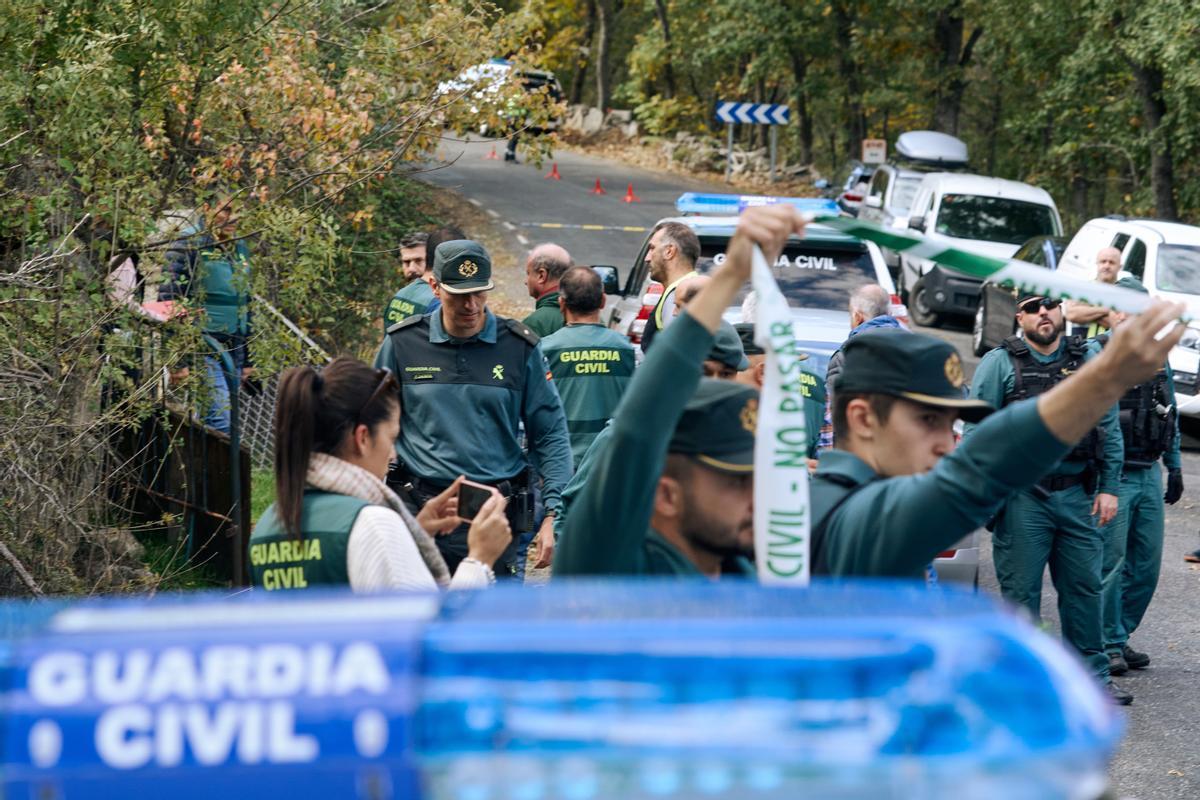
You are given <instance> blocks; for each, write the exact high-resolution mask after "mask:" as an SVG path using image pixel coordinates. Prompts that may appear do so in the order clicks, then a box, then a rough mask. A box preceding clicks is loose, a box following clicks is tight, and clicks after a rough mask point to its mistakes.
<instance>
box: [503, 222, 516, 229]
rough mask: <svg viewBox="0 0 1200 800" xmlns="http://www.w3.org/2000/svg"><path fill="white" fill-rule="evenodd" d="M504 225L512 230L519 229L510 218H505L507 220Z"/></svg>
mask: <svg viewBox="0 0 1200 800" xmlns="http://www.w3.org/2000/svg"><path fill="white" fill-rule="evenodd" d="M504 227H505V229H507V230H510V231H515V230H516V229H517V226H516V225H513V224H512V223H511V222H509V221H508V220H505V221H504Z"/></svg>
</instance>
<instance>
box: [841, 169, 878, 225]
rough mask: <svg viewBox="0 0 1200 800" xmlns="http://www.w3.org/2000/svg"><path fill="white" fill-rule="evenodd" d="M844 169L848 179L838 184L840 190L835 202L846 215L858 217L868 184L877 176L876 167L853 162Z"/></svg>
mask: <svg viewBox="0 0 1200 800" xmlns="http://www.w3.org/2000/svg"><path fill="white" fill-rule="evenodd" d="M843 169H844V170H846V178H845V180H843V181H840V182H839V183H838V184H837V185H838V186H839V187H840V189H838V190H836V196H835V197H834V201H835V202H836V203H837V204H838V208H840V209H841V210H842V211H843V212H844V213H846V214H849V215H850V216H852V217H857V216H858V212H859V209H860V208H861V207H862V202H863V197H864V196H865V195H866V191H867V184H868V183H870V181H871V176H872V175H874V174H875V166H874V165H873V164H863V163H862V162H859V161H851V162H849V163H848V164H847V165H846V166H845V167H843Z"/></svg>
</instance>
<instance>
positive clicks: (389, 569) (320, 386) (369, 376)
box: [250, 358, 512, 591]
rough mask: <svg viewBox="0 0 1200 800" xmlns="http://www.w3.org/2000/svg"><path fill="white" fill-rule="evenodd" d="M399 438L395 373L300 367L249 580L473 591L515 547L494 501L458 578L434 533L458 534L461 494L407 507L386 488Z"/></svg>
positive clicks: (293, 378) (473, 533)
mask: <svg viewBox="0 0 1200 800" xmlns="http://www.w3.org/2000/svg"><path fill="white" fill-rule="evenodd" d="M399 432H400V387H399V384H398V383H397V381H396V379H395V377H394V376H393V375H392V373H391V372H390V371H388V370H376V369H371V368H370V367H368V366H367V365H366V364H363V363H362V362H361V361H357V360H355V359H352V358H338V359H336V360H335V361H333V363H331V364H329V365H328V366H326V367H325V368H323V369H321V370H319V371H318V370H314V369H312V368H311V367H296V368H293V369H290V370H288V371H287V372H285V373H284V374H283V376H282V378H281V379H280V382H279V392H278V399H277V401H276V405H275V502H274V503H273V504H272V505H271V507H270V508H268V509H267V510H266V512H265V513H264V514H263V516H262V519H260V520H259V522H258V524H257V525H256V526H255V528H254V532H253V534H252V535H251V537H250V570H251V575H252V578H253V581H254V584H255V585H256V586H261V587H262V588H264V589H267V590H276V589H302V588H305V587H309V586H315V585H319V584H324V585H339V584H341V585H345V584H349V585H350V586H351V587H352V588H353V589H355V590H356V591H374V590H383V589H435V588H437V587H439V586H440V587H447V586H448V587H450V588H455V589H458V588H475V587H481V586H487V585H488V584H490V583H492V582H493V581H494V580H495V576H494V575H493V574H492V564H494V563H495V561H496V559H497V558H499V557H500V555H501V553H503V552H504V549H505V548H506V547H507V546H508V543H509V541H510V540H511V538H512V535H511V532H510V531H509V526H508V520H507V518H506V517H505V513H504V507H505V504H506V501H505V499H504V498H503V497H501V496H500V495H499V493H496V494H495V495H494V496H493V497H492V498H491V499H490V500H488V501H487V503H485V504H484V506H483V508H482V509H481V510H480V511H479V513H478V515H476V517H475V520H474V521H473V522H472V523H471V528H470V531H469V533H468V545H469V548H470V553H469V555H468V557H467V558H466V559H464V560H463V562H462V563H461V564H460V565H459V567H458V570H457V571H456V572H455V574H454V575H453V577H452V576H451V575H450V573H449V571H448V570H447V569H446V562H445V561H444V560H443V559H442V556H441V554H440V553H439V552H438V548H437V545H436V544H435V543H434V541H433V539H432V538H431V536H430V534H431V533H432V534H435V535H436V534H438V533H444V532H448V531H451V530H453V529H454V528H456V527H457V526H458V525H459V524H461V523H462V522H463V520H461V519H459V517H458V516H457V511H458V486H459V481H460V480H461V478H460V479H459V481H455V482H454V483H453V484H452V485H451V486H450V487H449V488H448V489H446V491H444V492H443V493H442V494H440V495H438V496H437V497H435V498H434V499H433V500H431V501H430V502H429V503H427V504H426V505H425V507H424V508H422V509H421V513H420V514H419V515H417V517H415V518H414V517H413V516H412V514H411V513H409V511H408V510H407V509H406V508H405V507H404V504H403V503H402V502H401V501H400V498H399V497H397V496H396V495H395V494H394V493H393V492H392V490H391V489H389V488H388V487H387V484H386V483H385V482H384V479H385V478H386V476H387V470H388V463H389V462H390V461H391V459H392V456H393V454H394V450H393V442H395V440H396V436H397V435H398V434H399Z"/></svg>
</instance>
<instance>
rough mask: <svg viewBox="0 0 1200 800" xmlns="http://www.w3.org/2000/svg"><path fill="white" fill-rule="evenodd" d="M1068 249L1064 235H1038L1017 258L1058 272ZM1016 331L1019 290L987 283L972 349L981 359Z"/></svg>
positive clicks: (977, 309)
mask: <svg viewBox="0 0 1200 800" xmlns="http://www.w3.org/2000/svg"><path fill="white" fill-rule="evenodd" d="M1066 246H1067V240H1066V239H1064V238H1063V237H1061V236H1035V237H1033V238H1032V239H1030V240H1029V241H1028V242H1026V243H1025V244H1023V245H1021V247H1020V248H1019V249H1018V250H1017V252H1016V255H1014V256H1013V258H1015V259H1016V260H1017V261H1024V262H1026V263H1028V264H1033V265H1034V266H1037V267H1045V268H1046V269H1049V270H1055V269H1058V260H1059V259H1060V258H1061V257H1062V254H1063V250H1064V249H1065V248H1066ZM1016 332H1017V290H1016V289H1014V288H1012V287H1008V286H1001V285H999V284H997V283H993V282H991V281H984V283H983V285H982V286H981V287H980V288H979V305H978V306H976V307H975V324H974V326H973V327H972V330H971V349H972V350H973V351H974V353H975V355H977V356H981V355H983V354H984V353H986V352H987V351H988V350H991V349H992V348H994V347H998V346H999V345H1000V343H1001V342H1003V341H1004V340H1005V339H1007V338H1008V337H1009V336H1012V335H1013V334H1014V333H1016Z"/></svg>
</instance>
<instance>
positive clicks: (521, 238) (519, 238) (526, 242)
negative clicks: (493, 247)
mask: <svg viewBox="0 0 1200 800" xmlns="http://www.w3.org/2000/svg"><path fill="white" fill-rule="evenodd" d="M517 241H518V242H520V243H521V244H523V245H525V246H526V247H528V246H529V240H528V239H526V238H525V237H524V236H523V235H522V234H519V233H518V234H517Z"/></svg>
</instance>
